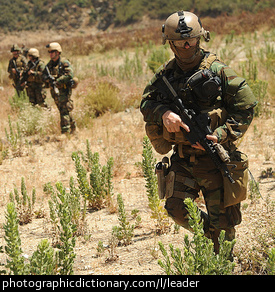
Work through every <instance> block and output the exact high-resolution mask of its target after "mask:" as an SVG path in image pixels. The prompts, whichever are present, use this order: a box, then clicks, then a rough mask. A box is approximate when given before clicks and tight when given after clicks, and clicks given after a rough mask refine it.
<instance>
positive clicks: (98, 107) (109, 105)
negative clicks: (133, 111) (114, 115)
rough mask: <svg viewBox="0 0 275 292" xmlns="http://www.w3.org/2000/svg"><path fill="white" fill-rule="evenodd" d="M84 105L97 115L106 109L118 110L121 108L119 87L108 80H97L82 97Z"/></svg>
mask: <svg viewBox="0 0 275 292" xmlns="http://www.w3.org/2000/svg"><path fill="white" fill-rule="evenodd" d="M84 103H85V105H86V106H87V107H88V108H89V111H90V112H92V113H93V115H94V116H96V117H98V116H100V115H102V114H104V113H105V112H107V111H109V110H110V111H113V112H118V111H120V110H121V109H122V106H121V100H120V98H119V89H118V88H117V87H116V86H115V85H113V84H112V83H110V82H104V81H102V82H99V83H97V84H96V86H95V88H94V89H92V90H91V91H90V92H89V93H88V94H87V96H85V99H84Z"/></svg>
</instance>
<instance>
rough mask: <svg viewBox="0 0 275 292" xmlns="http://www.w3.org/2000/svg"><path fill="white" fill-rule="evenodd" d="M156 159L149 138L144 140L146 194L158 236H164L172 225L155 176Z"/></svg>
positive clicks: (143, 162)
mask: <svg viewBox="0 0 275 292" xmlns="http://www.w3.org/2000/svg"><path fill="white" fill-rule="evenodd" d="M155 165H156V159H155V158H154V156H153V151H152V146H151V143H150V140H149V138H148V137H147V136H145V137H144V139H143V152H142V170H143V175H144V177H145V181H146V193H147V197H148V200H149V208H150V209H151V212H152V213H151V218H153V219H155V220H156V221H157V224H156V228H157V233H158V234H163V233H165V232H167V231H168V230H170V225H171V224H170V223H169V219H168V215H167V212H166V210H165V209H164V208H163V206H162V205H161V200H160V199H159V196H158V183H157V177H156V175H155Z"/></svg>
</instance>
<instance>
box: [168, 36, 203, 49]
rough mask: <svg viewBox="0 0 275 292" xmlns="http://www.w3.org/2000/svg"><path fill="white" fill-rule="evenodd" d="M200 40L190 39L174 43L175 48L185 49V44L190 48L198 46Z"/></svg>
mask: <svg viewBox="0 0 275 292" xmlns="http://www.w3.org/2000/svg"><path fill="white" fill-rule="evenodd" d="M197 41H198V38H189V39H184V40H180V41H173V44H174V46H175V47H180V48H184V47H185V44H186V43H188V44H189V46H190V47H193V46H195V45H196V44H197Z"/></svg>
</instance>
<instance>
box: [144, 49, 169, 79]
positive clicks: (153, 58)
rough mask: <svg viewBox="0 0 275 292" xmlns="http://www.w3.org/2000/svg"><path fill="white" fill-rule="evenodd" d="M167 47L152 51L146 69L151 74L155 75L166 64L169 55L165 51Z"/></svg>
mask: <svg viewBox="0 0 275 292" xmlns="http://www.w3.org/2000/svg"><path fill="white" fill-rule="evenodd" d="M167 48H168V45H166V46H161V47H158V48H156V49H154V50H153V51H152V52H151V53H150V55H149V57H148V60H147V65H148V67H149V68H150V69H151V70H152V71H153V73H156V71H157V69H158V68H159V67H160V66H161V65H162V64H164V63H165V62H167V61H168V60H169V58H170V53H169V51H168V50H167Z"/></svg>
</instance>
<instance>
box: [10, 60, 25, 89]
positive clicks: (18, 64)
mask: <svg viewBox="0 0 275 292" xmlns="http://www.w3.org/2000/svg"><path fill="white" fill-rule="evenodd" d="M27 62H28V61H27V59H26V57H25V56H23V55H21V54H20V55H19V56H18V58H14V57H13V58H11V59H10V61H9V66H8V73H9V78H10V79H12V80H13V82H14V87H15V88H16V90H17V93H18V94H20V92H21V91H23V90H24V88H22V87H21V84H20V77H21V76H19V74H22V73H23V72H24V71H25V70H26V68H27ZM12 69H17V70H18V73H19V74H18V73H13V72H12Z"/></svg>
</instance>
